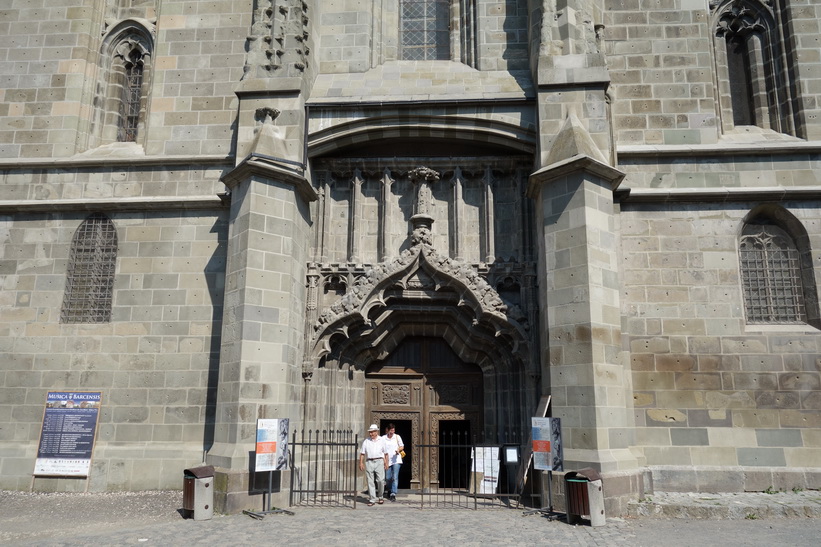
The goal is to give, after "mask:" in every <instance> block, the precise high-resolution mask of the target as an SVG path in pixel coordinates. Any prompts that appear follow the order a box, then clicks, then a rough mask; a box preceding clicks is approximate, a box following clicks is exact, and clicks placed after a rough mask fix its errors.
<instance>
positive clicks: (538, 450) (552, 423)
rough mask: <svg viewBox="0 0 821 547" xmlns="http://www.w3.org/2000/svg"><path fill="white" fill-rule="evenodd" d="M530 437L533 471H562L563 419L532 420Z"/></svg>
mask: <svg viewBox="0 0 821 547" xmlns="http://www.w3.org/2000/svg"><path fill="white" fill-rule="evenodd" d="M530 420H531V431H530V436H531V439H532V442H533V469H539V470H542V471H562V470H563V469H564V454H563V453H562V452H563V451H562V422H561V418H531V419H530Z"/></svg>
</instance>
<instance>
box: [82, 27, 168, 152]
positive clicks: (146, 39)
mask: <svg viewBox="0 0 821 547" xmlns="http://www.w3.org/2000/svg"><path fill="white" fill-rule="evenodd" d="M155 31H156V29H155V26H154V25H153V24H152V23H151V22H149V21H146V20H143V19H127V20H124V21H120V22H119V23H117V24H115V25H114V26H113V27H112V28H111V30H110V31H109V32H108V33H107V34H106V36H105V38H104V39H103V42H102V45H101V48H100V56H99V60H100V61H99V62H100V66H99V67H98V72H97V75H98V77H97V81H96V83H95V88H94V99H93V100H94V104H93V106H94V114H93V117H92V124H91V128H90V131H89V148H96V147H98V146H102V145H106V144H112V143H117V142H122V143H131V142H133V143H136V144H140V145H141V144H142V143H143V142H144V141H145V133H146V131H145V129H146V120H147V119H148V106H149V100H148V99H149V90H150V89H151V80H152V72H153V71H152V57H153V55H154V33H155Z"/></svg>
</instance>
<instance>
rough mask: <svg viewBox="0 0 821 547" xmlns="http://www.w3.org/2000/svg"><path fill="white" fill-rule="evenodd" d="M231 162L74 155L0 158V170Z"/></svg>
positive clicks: (224, 161) (226, 159)
mask: <svg viewBox="0 0 821 547" xmlns="http://www.w3.org/2000/svg"><path fill="white" fill-rule="evenodd" d="M232 164H233V158H232V157H231V156H74V157H70V158H48V159H44V158H35V159H20V158H15V159H13V160H4V159H0V170H3V171H12V170H15V169H20V170H31V169H67V170H71V169H80V168H89V167H101V168H111V169H118V168H123V167H141V166H175V167H176V166H186V167H191V166H201V165H216V166H218V165H225V167H230V166H231V165H232Z"/></svg>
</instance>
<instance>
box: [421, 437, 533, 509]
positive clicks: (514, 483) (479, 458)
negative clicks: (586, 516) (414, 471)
mask: <svg viewBox="0 0 821 547" xmlns="http://www.w3.org/2000/svg"><path fill="white" fill-rule="evenodd" d="M520 437H521V436H520V435H518V434H515V433H510V432H507V434H506V435H505V436H504V438H505V439H507V440H508V442H507V443H505V444H497V443H488V442H485V441H484V440H483V439H481V438H476V437H473V438H470V437H469V435H468V434H467V433H463V432H458V431H457V432H440V433H425V434H423V435H422V438H423V439H425V438H427V439H428V441H427V442H425V443H423V444H419V445H418V446H416V447H415V450H414V453H415V454H417V455H418V457H420V458H421V462H420V469H422V470H423V472H424V473H426V474H427V477H428V481H429V482H428V483H427V484H426V485H422V487H421V488H420V491H419V498H420V505H421V507H422V508H456V509H474V510H476V509H486V508H493V507H508V508H519V507H521V506H522V503H523V501H524V499H523V492H522V490H523V486H524V485H526V484H528V483H529V485H528V486H529V487H532V486H533V485H534V482H533V480H532V476H531V475H532V470H530V469H526V470H525V473H527V475H525V474H523V473H522V472H521V471H522V470H521V468H520V466H522V465H527V464H528V462H527V461H522V459H523V458H522V454H521V452H522V451H521V441H520ZM506 451H508V453H507V454H506V453H505V452H506ZM513 456H515V458H514V457H513ZM508 461H510V463H506V462H508ZM528 479H531V480H528Z"/></svg>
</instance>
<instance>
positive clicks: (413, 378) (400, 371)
mask: <svg viewBox="0 0 821 547" xmlns="http://www.w3.org/2000/svg"><path fill="white" fill-rule="evenodd" d="M365 389H366V394H367V395H366V404H365V417H366V422H367V423H375V424H377V425H379V426H380V429H383V427H384V424H386V423H387V422H394V423H396V425H397V433H399V434H400V435H401V436H402V439H403V441H404V443H405V446H406V448H405V451H406V452H407V453H408V455H407V458H405V460H406V463H405V464H404V465H403V469H404V468H405V466H410V488H411V489H419V488H427V487H428V486H431V485H433V484H435V483H436V482H437V477H438V474H439V461H438V455H439V454H438V451H437V450H436V449H429V452H428V453H426V454H425V455H424V456H425V457H424V458H421V457H419V456H421V454H416V455H414V454H413V451H414V450H415V449H416V447H418V446H419V445H421V444H436V443H438V442H440V441H439V435H440V426H441V424H442V422H445V421H447V422H465V424H464V427H463V429H464V430H465V431H469V433H470V434H471V437H472V436H473V435H476V434H478V433H479V432H480V431H481V429H482V423H481V416H482V372H481V370H480V369H479V368H478V367H476V366H475V365H471V364H468V363H463V362H462V361H461V360H459V359H458V357H457V356H456V355H455V354H454V353H453V351H452V350H450V348H449V347H447V345H446V344H445V343H444V341H442V340H438V339H427V338H422V339H408V340H406V341H405V342H403V344H402V345H400V347H399V348H397V350H396V351H395V352H394V353H393V354H392V355H391V356H390V357H388V359H385V360H384V361H381V362H378V363H374V364H373V365H371V366H370V367H368V370H367V371H366V373H365ZM400 427H401V429H400ZM381 433H384V430H383V431H381ZM408 447H410V449H409V448H408ZM414 456H416V457H414ZM423 460H424V461H425V462H427V464H426V465H425V466H424V468H423V467H422V461H423ZM400 478H401V475H400ZM401 483H402V481H401V480H400V486H401Z"/></svg>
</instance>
